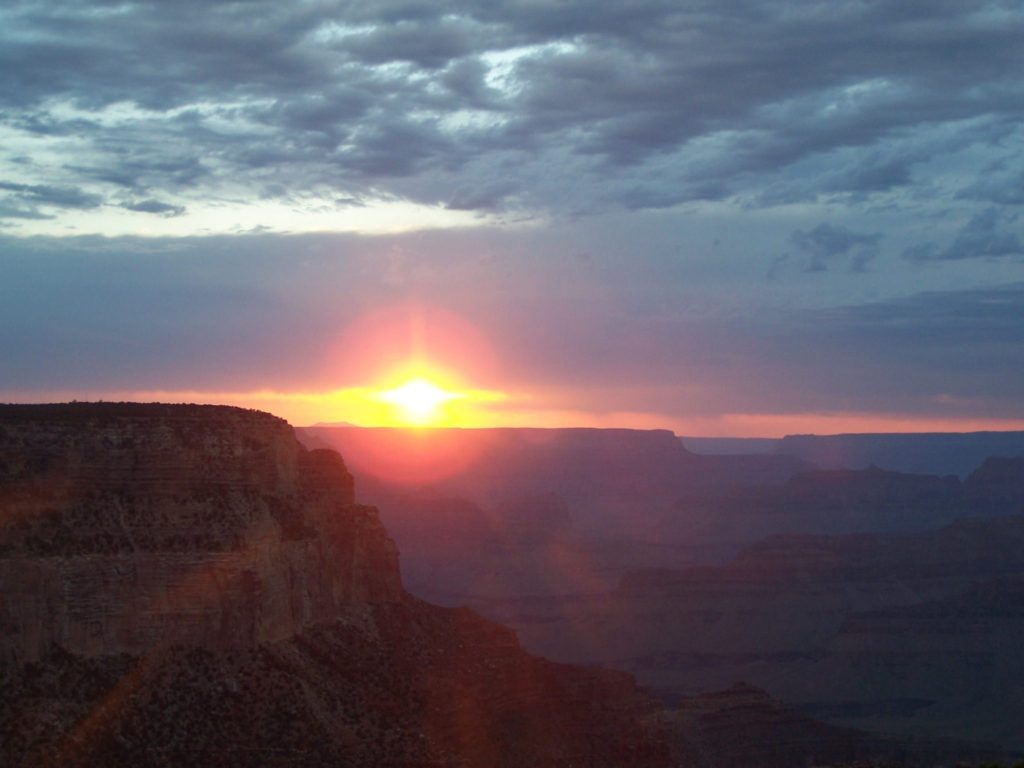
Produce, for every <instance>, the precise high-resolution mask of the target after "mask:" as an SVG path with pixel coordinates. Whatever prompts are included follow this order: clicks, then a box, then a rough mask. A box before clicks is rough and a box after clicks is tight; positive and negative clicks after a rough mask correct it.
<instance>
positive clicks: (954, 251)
mask: <svg viewBox="0 0 1024 768" xmlns="http://www.w3.org/2000/svg"><path fill="white" fill-rule="evenodd" d="M1015 229H1018V230H1019V229H1020V225H1019V224H1018V223H1017V215H1016V214H1009V213H1005V212H1003V211H1000V210H999V209H998V208H985V209H983V210H981V211H979V212H978V213H976V214H974V215H973V216H972V217H971V219H970V220H969V221H968V222H967V223H966V224H965V225H964V226H963V227H962V228H961V229H960V231H959V232H958V233H957V235H956V237H955V238H954V240H953V242H952V243H950V244H949V245H948V246H947V247H945V248H940V247H938V246H936V245H935V244H934V243H932V242H925V243H919V244H917V245H914V246H911V247H910V248H908V249H907V250H906V251H904V256H905V257H906V258H908V259H911V260H913V261H958V260H962V259H998V258H1004V257H1012V258H1018V259H1019V258H1021V257H1024V242H1021V239H1020V236H1019V235H1018V234H1017V232H1016V231H1015Z"/></svg>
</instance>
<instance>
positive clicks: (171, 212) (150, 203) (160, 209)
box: [121, 200, 185, 216]
mask: <svg viewBox="0 0 1024 768" xmlns="http://www.w3.org/2000/svg"><path fill="white" fill-rule="evenodd" d="M121 207H122V208H124V209H126V210H129V211H137V212H139V213H156V214H160V215H162V216H181V214H183V213H184V212H185V208H184V207H183V206H180V205H171V204H170V203H162V202H160V201H159V200H137V201H134V202H130V203H122V204H121Z"/></svg>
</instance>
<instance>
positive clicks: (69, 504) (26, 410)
mask: <svg viewBox="0 0 1024 768" xmlns="http://www.w3.org/2000/svg"><path fill="white" fill-rule="evenodd" d="M0 501H2V504H3V525H2V528H0V588H2V593H3V597H2V602H0V629H2V631H0V652H2V653H3V655H6V656H8V657H11V658H14V659H20V660H33V659H38V658H40V657H41V656H42V655H44V654H45V653H46V652H47V651H48V650H49V648H50V647H51V646H52V645H53V644H57V645H59V646H61V647H62V648H64V649H66V650H67V651H69V652H71V653H76V654H82V655H86V656H101V655H110V654H116V653H121V652H128V653H133V652H141V651H144V650H147V649H149V648H151V647H153V646H154V645H156V644H160V643H194V644H198V645H202V646H204V647H210V648H213V647H228V646H237V645H251V644H253V643H257V642H260V641H267V640H278V639H283V638H287V637H290V636H292V635H294V634H295V633H296V632H298V631H299V630H301V629H302V628H303V627H304V626H307V625H309V624H311V623H315V622H317V621H325V620H329V619H331V618H333V617H334V616H335V615H336V613H337V611H338V609H339V607H341V606H345V605H348V604H351V603H354V602H359V603H363V602H395V601H398V600H400V599H401V595H402V589H401V582H400V579H399V571H398V553H397V550H396V548H395V546H394V544H393V543H392V542H391V540H390V539H389V538H388V536H387V533H386V532H385V531H384V528H383V527H382V526H381V524H380V522H379V521H378V519H377V514H376V511H375V510H374V509H372V508H369V507H363V506H359V505H356V504H355V503H354V499H353V484H352V477H351V475H349V474H348V472H347V471H346V469H345V466H344V463H343V462H342V461H341V459H340V457H339V456H338V455H337V454H335V453H333V452H332V451H306V450H305V449H303V448H302V447H301V446H300V445H299V444H298V443H297V442H296V440H295V437H294V435H293V434H292V431H291V428H290V427H289V426H288V425H287V424H286V423H285V422H284V421H282V420H280V419H277V418H274V417H272V416H269V415H267V414H260V413H250V412H245V411H241V410H237V409H229V408H213V407H202V406H188V407H172V406H158V405H116V404H109V405H105V404H95V405H81V406H77V407H76V406H73V405H72V406H50V407H38V408H33V407H18V406H5V407H3V408H0Z"/></svg>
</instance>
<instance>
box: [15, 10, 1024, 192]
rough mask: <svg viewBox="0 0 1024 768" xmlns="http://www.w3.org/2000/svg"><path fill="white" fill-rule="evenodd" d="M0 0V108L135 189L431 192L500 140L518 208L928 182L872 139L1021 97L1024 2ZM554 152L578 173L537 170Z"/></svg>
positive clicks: (485, 164) (963, 118)
mask: <svg viewBox="0 0 1024 768" xmlns="http://www.w3.org/2000/svg"><path fill="white" fill-rule="evenodd" d="M0 14H2V16H0V23H2V29H3V30H4V31H3V32H0V42H2V45H0V73H2V74H0V85H2V87H0V105H2V106H3V108H4V115H5V117H4V120H5V121H6V123H7V124H8V125H9V126H13V127H16V128H17V129H19V130H22V131H25V132H26V134H27V135H50V136H58V135H63V136H75V137H77V138H78V139H79V140H81V141H82V142H84V143H85V146H87V147H88V149H89V151H88V152H86V153H84V154H88V155H91V156H92V159H93V160H95V163H94V164H89V165H88V166H86V167H88V168H91V169H92V170H91V172H90V173H89V174H88V175H87V177H88V178H90V179H92V180H95V181H97V182H101V183H107V184H110V185H119V186H122V187H127V188H131V189H133V190H148V189H152V190H156V191H159V189H160V188H161V187H173V188H179V187H181V186H183V185H188V184H195V183H196V182H197V181H200V180H202V179H204V178H205V179H208V180H210V181H211V183H212V180H214V179H231V180H233V181H234V182H235V183H239V182H243V183H244V182H246V181H249V183H255V179H256V178H258V177H259V176H261V175H263V174H264V173H265V172H266V171H267V169H269V168H272V169H273V171H274V173H275V175H276V176H279V177H282V179H279V181H283V187H284V188H296V187H303V188H309V187H310V186H313V185H323V184H327V185H329V186H334V187H335V188H336V189H337V190H338V191H339V192H343V193H345V194H351V193H353V192H356V191H362V192H369V191H371V190H377V191H383V192H386V193H389V194H397V195H399V196H410V197H414V198H415V199H418V200H420V201H421V202H426V203H430V204H434V203H438V202H443V201H450V200H451V199H452V189H453V188H454V187H467V188H474V187H480V186H482V185H484V184H485V183H486V181H487V180H486V179H483V178H477V176H478V175H481V174H484V173H486V172H488V171H489V170H491V169H492V168H493V163H492V162H491V161H490V158H491V157H492V156H493V155H494V153H499V152H503V153H513V154H516V153H518V158H519V168H518V171H517V173H515V174H514V175H513V176H512V178H509V179H506V181H507V182H508V183H514V184H516V186H517V187H518V189H517V194H516V198H517V200H519V201H521V204H523V205H525V206H528V207H530V206H532V207H540V208H551V209H555V210H561V211H567V210H568V211H579V210H585V209H587V208H602V207H604V206H607V205H621V206H625V207H634V208H635V207H642V206H648V205H649V206H653V207H664V206H667V205H672V204H674V203H677V202H685V201H689V200H701V199H711V200H719V199H725V198H727V197H729V196H735V195H743V196H744V197H745V199H746V200H747V201H748V202H750V201H753V200H757V199H760V200H761V203H762V204H769V203H771V204H777V203H778V202H783V201H787V200H789V201H795V200H797V199H814V197H815V196H816V195H818V194H825V195H828V194H835V193H837V192H846V193H855V194H860V195H864V196H870V195H873V194H878V193H886V192H891V191H892V190H895V189H898V188H903V187H908V186H913V185H915V184H917V183H919V182H920V183H921V184H926V183H927V182H928V173H927V172H926V171H924V170H921V167H922V166H923V165H927V161H928V160H929V159H931V158H937V157H941V148H940V147H939V146H938V143H936V142H932V144H931V145H929V146H928V147H924V146H923V145H922V147H919V148H918V151H917V152H916V154H913V156H911V155H908V154H904V155H902V156H900V155H896V156H894V155H892V154H891V153H890V152H888V151H886V146H887V144H888V143H891V142H894V141H902V140H904V139H905V138H906V134H907V132H908V131H914V132H917V133H918V134H919V135H921V136H924V135H925V134H927V132H928V131H933V132H936V131H937V132H941V131H943V130H946V129H949V128H952V127H956V128H957V130H959V131H960V132H961V133H962V135H963V136H964V140H965V142H966V144H965V145H964V146H982V145H985V146H988V147H989V148H990V149H991V151H992V152H994V153H995V154H999V152H1000V149H999V147H998V146H996V145H993V144H992V135H993V131H996V132H998V131H999V130H1002V131H1003V132H1004V133H1010V134H1012V133H1014V132H1018V133H1019V129H1018V128H1017V126H1019V124H1020V119H1021V117H1022V116H1024V114H1022V113H1024V84H1022V83H1021V81H1020V79H1019V78H1017V77H1016V76H1015V73H1017V72H1019V71H1021V68H1022V66H1024V50H1022V47H1021V46H1020V45H1019V40H1020V39H1021V36H1022V33H1024V13H1021V12H1020V9H1019V7H1017V6H1015V5H1013V4H1008V3H1001V2H987V1H985V0H964V1H963V2H958V3H947V2H934V3H923V2H910V3H904V2H874V3H840V4H834V5H832V6H830V8H829V11H828V13H824V12H823V11H822V6H821V5H820V4H817V3H805V2H789V3H775V2H768V0H758V1H755V0H745V1H744V2H740V3H730V4H727V5H723V4H720V3H711V2H697V3H686V4H679V3H673V2H666V1H664V0H642V1H641V2H636V3H629V4H609V3H605V2H597V0H586V1H582V2H576V3H567V4H560V5H558V6H557V7H552V6H551V5H550V4H543V3H540V4H539V3H534V2H525V1H523V2H511V3H501V4H492V3H483V2H439V3H430V4H427V3H418V2H417V3H405V2H402V3H390V2H388V3H376V2H375V3H348V2H346V3H340V2H330V0H323V1H322V2H314V3H303V4H299V5H296V4H290V3H276V2H270V1H269V0H251V1H250V2H244V3H236V2H225V3H213V4H210V3H196V2H180V3H160V2H142V1H137V2H131V3H124V4H114V3H110V4H108V3H95V2H76V1H74V0H63V1H57V2H41V1H36V2H33V1H32V0H22V1H21V2H16V3H13V4H9V5H8V7H6V8H5V10H4V11H2V12H0ZM67 107H73V110H70V111H69V109H67ZM119 110H120V111H119ZM133 110H135V111H133ZM140 110H141V111H140ZM104 113H106V114H105V115H104ZM851 149H854V150H857V152H853V153H851V152H849V151H848V150H851ZM1003 151H1004V152H1005V151H1006V150H1005V148H1004V150H1003ZM814 158H831V161H832V162H831V163H827V164H826V165H828V166H829V167H828V168H827V170H824V171H820V172H818V173H816V174H813V175H812V174H808V173H806V169H804V173H803V176H804V182H803V184H802V186H801V189H800V190H796V189H794V188H792V187H789V186H787V187H784V188H778V189H777V194H775V196H774V197H773V196H772V195H768V196H762V197H760V198H758V197H757V196H756V194H755V193H756V192H757V190H758V189H760V190H761V191H766V190H768V189H770V188H771V187H772V184H774V183H777V182H779V181H780V179H782V178H783V177H784V175H785V173H786V171H787V169H791V168H793V167H794V166H795V165H797V164H799V163H802V162H807V161H809V160H813V159H814ZM67 164H68V165H69V166H75V167H83V166H85V164H83V163H82V162H80V161H79V162H70V161H69V162H68V163H67ZM558 167H564V168H565V172H566V173H569V172H571V173H572V174H573V175H574V177H575V178H576V179H577V180H578V181H581V182H585V183H575V184H571V185H569V184H553V183H549V182H548V176H549V173H550V170H551V169H552V168H558ZM912 167H913V168H915V169H916V170H915V173H916V174H919V176H920V178H918V176H917V175H912V174H911V168H912ZM456 172H457V173H458V174H459V178H457V179H448V178H447V177H445V176H443V174H447V173H456ZM438 173H441V174H442V176H440V177H432V176H428V174H438ZM418 176H422V178H421V179H417V180H416V183H414V184H407V183H404V182H400V181H396V180H403V179H409V178H410V177H418ZM815 177H816V178H815ZM39 183H42V182H39ZM382 185H383V186H382ZM446 186H447V188H445V187H446ZM783 189H784V190H785V191H783ZM997 198H999V194H998V192H991V193H989V195H988V199H989V200H991V201H995V200H997ZM1006 202H1010V201H1009V200H1006Z"/></svg>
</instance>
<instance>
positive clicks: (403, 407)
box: [377, 376, 465, 426]
mask: <svg viewBox="0 0 1024 768" xmlns="http://www.w3.org/2000/svg"><path fill="white" fill-rule="evenodd" d="M464 397H465V395H464V394H462V393H460V392H448V391H446V390H444V389H441V388H440V387H439V386H437V385H436V384H434V383H433V382H430V381H427V379H425V378H423V377H422V376H417V377H415V378H412V379H409V380H408V381H407V382H405V383H404V384H402V386H400V387H395V388H394V389H389V390H387V391H385V392H381V393H380V394H379V395H377V398H378V399H379V400H381V401H383V402H385V403H391V404H392V405H394V406H396V407H397V410H398V415H399V417H400V418H402V419H403V420H404V421H406V422H408V423H409V424H414V425H416V426H425V425H428V424H432V423H435V422H437V421H439V420H440V417H441V415H442V413H441V406H443V405H444V404H445V403H447V402H450V401H451V400H461V399H463V398H464Z"/></svg>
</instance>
